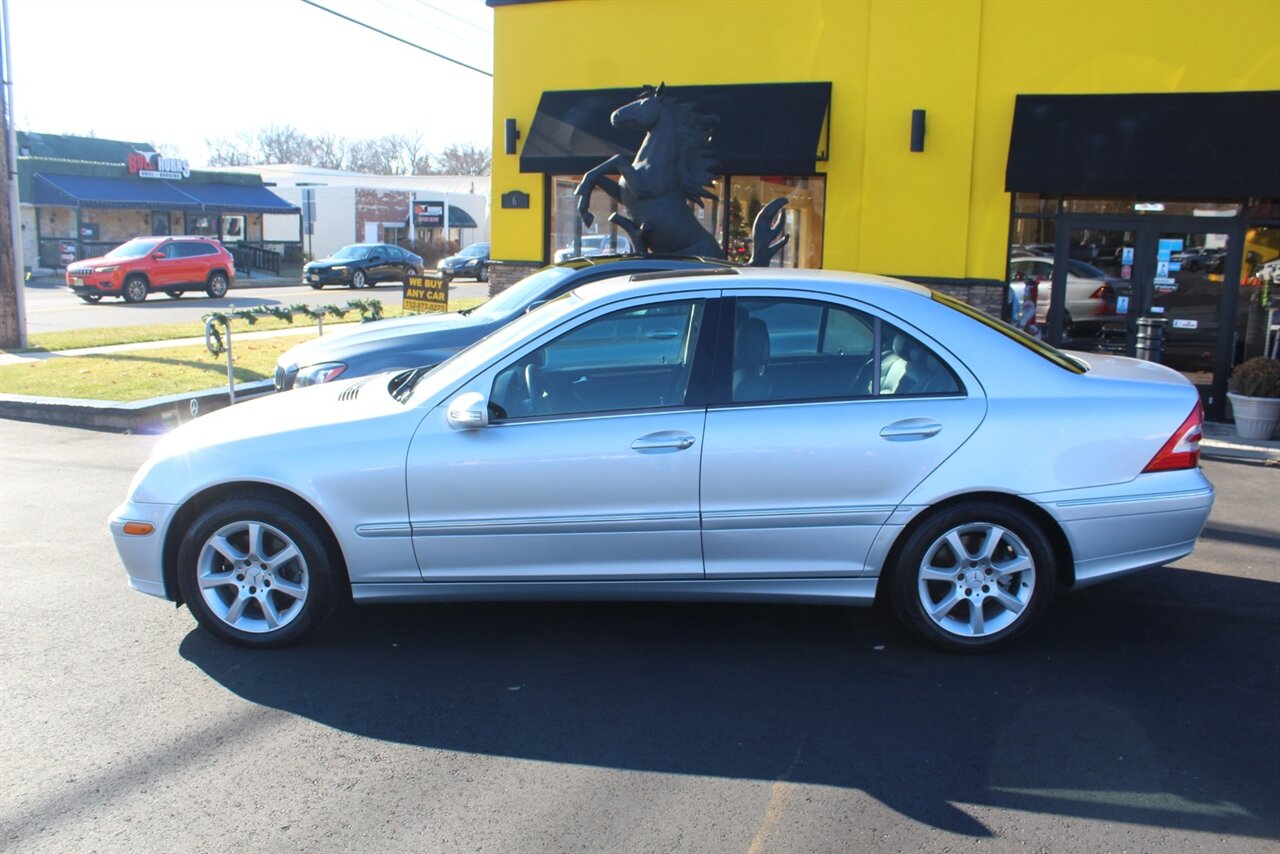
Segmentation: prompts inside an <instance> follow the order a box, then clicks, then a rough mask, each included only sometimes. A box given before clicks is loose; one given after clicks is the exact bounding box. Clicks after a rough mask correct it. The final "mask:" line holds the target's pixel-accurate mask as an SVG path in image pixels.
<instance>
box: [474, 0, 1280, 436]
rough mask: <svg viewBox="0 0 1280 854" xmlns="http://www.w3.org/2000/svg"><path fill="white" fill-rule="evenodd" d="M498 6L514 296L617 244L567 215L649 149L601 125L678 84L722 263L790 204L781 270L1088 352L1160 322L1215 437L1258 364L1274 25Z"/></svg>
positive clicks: (1268, 237) (1164, 13) (1141, 9)
mask: <svg viewBox="0 0 1280 854" xmlns="http://www.w3.org/2000/svg"><path fill="white" fill-rule="evenodd" d="M489 3H490V5H491V6H493V7H494V10H495V15H494V18H495V39H494V54H495V75H494V118H495V122H494V125H495V135H494V152H495V156H494V162H493V198H494V204H493V218H492V227H493V247H492V256H493V258H494V259H495V260H497V261H500V262H505V264H503V265H501V267H504V268H505V270H503V271H501V272H500V271H499V269H495V270H494V272H493V275H494V278H495V279H496V280H497V286H498V287H501V286H502V285H503V284H504V283H506V282H509V281H512V280H513V279H514V278H518V277H519V276H520V275H523V274H524V273H525V272H527V271H528V270H529V269H531V268H533V267H536V266H540V265H542V264H544V263H548V262H549V261H551V260H553V259H554V258H555V256H556V253H557V251H561V252H562V254H563V253H565V252H572V251H580V250H581V249H582V247H583V245H584V242H583V237H584V234H585V235H592V234H594V235H598V237H597V240H603V241H605V243H606V245H610V246H615V245H624V244H618V243H611V242H609V241H610V240H614V239H618V238H616V237H615V235H614V234H613V233H612V232H611V227H610V224H609V222H608V214H609V213H610V212H611V211H612V210H613V209H615V208H614V206H613V204H612V203H611V202H610V200H609V199H608V198H607V197H605V195H604V194H603V193H601V192H599V191H597V192H596V194H595V195H594V196H593V198H592V211H593V212H596V213H597V216H596V217H595V221H594V223H593V225H592V226H591V227H590V228H587V227H586V226H584V225H583V223H582V221H581V219H580V218H579V217H578V216H577V212H576V209H575V206H574V202H575V200H574V199H573V197H572V191H573V188H574V187H575V186H576V184H577V181H578V180H579V178H580V177H581V174H582V172H584V171H586V169H589V168H591V166H593V165H595V164H596V163H598V162H600V161H603V160H604V159H606V158H607V157H608V156H609V154H610V153H620V152H626V156H627V157H629V156H630V155H631V154H632V153H634V151H635V146H636V145H637V144H638V140H639V138H640V137H639V136H637V135H636V133H635V132H634V131H627V132H619V131H617V129H611V128H610V127H609V124H608V113H609V112H611V111H612V110H613V109H615V108H617V107H620V106H622V105H623V104H624V103H626V102H628V101H629V100H632V99H633V98H635V97H636V96H637V95H638V93H639V92H640V89H641V86H642V85H644V84H652V85H656V84H658V83H660V82H665V83H666V85H667V94H668V96H669V97H674V98H676V99H679V100H682V101H686V102H688V103H691V104H692V105H693V106H694V107H695V108H696V109H697V111H698V112H700V113H704V114H711V115H716V116H718V117H719V118H720V121H719V122H718V123H716V124H715V125H713V128H714V129H713V131H712V150H713V154H715V155H716V157H717V159H719V160H720V162H721V168H720V170H719V171H718V172H717V177H716V180H715V182H714V183H713V184H712V185H711V186H710V192H711V194H712V195H713V196H714V197H715V198H713V199H710V200H708V201H707V203H706V204H705V206H704V207H703V208H701V209H700V210H699V216H700V220H701V221H702V223H703V225H704V226H705V227H706V228H707V230H708V231H709V232H711V233H712V234H713V235H714V236H715V237H716V239H717V241H718V242H719V243H720V244H721V245H722V246H728V247H729V249H730V254H732V255H735V256H736V255H737V253H738V252H740V251H743V250H745V249H746V248H747V246H746V243H747V241H746V238H747V236H748V235H747V231H746V227H747V226H749V220H750V217H751V215H752V213H753V212H754V210H756V209H758V208H759V206H760V205H761V204H763V203H766V202H768V201H769V200H770V199H771V198H774V197H778V196H785V197H787V198H788V208H787V210H788V214H787V219H786V225H787V228H788V231H789V232H790V233H791V235H792V240H791V243H790V245H789V246H788V247H787V248H786V250H785V252H784V253H783V255H782V257H780V258H779V259H777V260H776V261H775V264H781V265H784V266H803V267H819V266H820V267H825V268H827V269H839V270H858V271H864V272H874V273H883V274H887V275H893V276H899V277H902V278H906V279H911V280H914V281H919V282H923V283H925V284H930V285H933V286H937V287H941V288H944V289H947V290H950V291H953V292H956V293H959V294H960V295H961V296H963V297H965V298H966V299H969V300H970V301H972V302H974V303H975V304H978V305H981V306H982V307H984V308H986V309H987V310H989V311H993V312H1000V313H1003V314H1004V315H1005V316H1006V317H1009V316H1011V314H1012V313H1014V312H1018V313H1019V316H1018V317H1014V318H1012V319H1014V320H1018V319H1021V320H1022V321H1023V323H1024V324H1025V325H1028V326H1032V327H1034V328H1036V329H1038V330H1039V331H1040V332H1041V334H1043V335H1044V336H1045V337H1047V338H1048V339H1049V340H1051V341H1052V342H1054V343H1059V344H1064V345H1067V346H1071V347H1075V348H1077V349H1086V348H1095V347H1100V348H1104V349H1117V350H1125V349H1127V350H1128V351H1129V352H1132V351H1133V348H1134V347H1135V345H1136V340H1137V339H1136V336H1137V333H1138V331H1139V322H1138V321H1139V320H1140V319H1141V318H1144V317H1147V318H1155V319H1156V320H1164V321H1167V324H1166V325H1167V327H1168V328H1167V330H1166V335H1167V340H1166V349H1165V361H1166V362H1168V363H1170V364H1172V365H1174V366H1175V367H1178V368H1179V369H1181V370H1184V371H1185V372H1187V373H1188V374H1189V375H1190V376H1192V378H1193V379H1194V380H1195V381H1196V382H1197V383H1198V384H1199V385H1201V386H1202V388H1203V390H1204V394H1205V400H1206V403H1207V404H1208V406H1209V408H1210V411H1211V413H1214V412H1216V413H1218V414H1221V412H1222V406H1223V391H1224V390H1225V382H1226V376H1227V374H1228V373H1229V370H1230V367H1231V365H1232V364H1234V363H1235V362H1237V361H1239V359H1241V358H1243V357H1244V356H1245V355H1251V354H1254V353H1256V352H1261V350H1262V349H1263V348H1264V347H1265V346H1266V312H1265V306H1261V305H1259V302H1260V299H1261V298H1265V297H1266V296H1267V295H1268V294H1267V293H1265V291H1266V287H1265V285H1266V278H1267V276H1268V275H1270V274H1271V272H1272V271H1274V270H1275V269H1276V267H1275V266H1274V265H1273V266H1272V267H1270V268H1269V267H1267V266H1266V264H1267V262H1269V261H1271V260H1274V259H1275V258H1276V257H1277V256H1278V255H1280V39H1277V37H1276V36H1277V34H1280V0H1215V2H1212V3H1207V2H1200V0H1187V2H1178V0H1168V2H1140V0H1128V2H1114V0H1113V2H1101V1H1100V2H1093V0H1069V2H1059V0H789V2H786V3H777V2H768V0H765V2H727V1H726V2H713V0H645V2H636V0H543V1H542V2H539V0H533V2H529V0H489ZM780 84H785V85H780ZM1015 279H1016V280H1017V283H1016V285H1013V286H1011V285H1010V284H1009V283H1010V282H1011V281H1013V280H1015ZM1259 282H1261V285H1259V284H1258V283H1259ZM1242 285H1243V286H1242ZM1032 306H1038V311H1036V312H1034V313H1033V312H1031V311H1030V310H1029V309H1030V307H1032ZM1251 308H1252V309H1253V310H1252V311H1250V309H1251ZM1033 315H1034V316H1033Z"/></svg>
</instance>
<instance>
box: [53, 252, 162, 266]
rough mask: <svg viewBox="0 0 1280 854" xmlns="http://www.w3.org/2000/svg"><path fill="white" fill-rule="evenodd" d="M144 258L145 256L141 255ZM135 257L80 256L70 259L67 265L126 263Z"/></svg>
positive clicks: (134, 259)
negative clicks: (74, 259) (79, 257)
mask: <svg viewBox="0 0 1280 854" xmlns="http://www.w3.org/2000/svg"><path fill="white" fill-rule="evenodd" d="M142 257H143V258H145V257H146V256H145V255H144V256H142ZM137 260H139V259H137V258H107V257H105V256H103V255H99V256H98V257H96V258H82V259H80V260H79V261H72V262H71V263H70V264H68V265H67V266H68V267H105V266H107V265H109V264H127V263H129V262H130V261H137Z"/></svg>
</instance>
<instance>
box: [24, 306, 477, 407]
mask: <svg viewBox="0 0 1280 854" xmlns="http://www.w3.org/2000/svg"><path fill="white" fill-rule="evenodd" d="M483 302H484V300H483V299H468V300H458V301H457V302H456V303H455V302H452V301H451V302H450V305H449V307H450V308H451V309H452V310H454V311H458V310H460V309H464V308H472V307H474V306H477V305H480V304H481V303H483ZM385 312H386V313H385V314H384V315H383V317H384V318H392V317H400V316H402V315H403V312H402V311H401V310H400V308H399V307H398V306H396V307H394V308H387V309H385ZM359 322H360V313H359V312H358V311H355V310H352V311H351V312H350V313H349V314H348V315H347V319H344V320H341V321H339V320H337V319H335V318H326V319H325V323H324V325H325V329H326V331H327V330H328V329H330V328H331V327H336V326H338V325H340V324H345V323H359ZM375 322H376V321H375ZM272 329H296V330H297V334H296V335H282V336H279V337H274V338H263V339H255V338H248V337H243V336H242V335H241V333H244V332H261V331H267V330H272ZM219 331H221V330H219ZM231 334H232V344H233V351H234V354H235V374H236V383H246V382H253V381H255V380H262V379H267V378H269V377H271V376H272V374H273V373H274V372H275V362H276V358H277V357H278V356H279V355H280V354H281V353H283V352H284V351H285V350H288V349H289V348H290V347H292V346H293V345H295V344H297V343H299V342H301V341H304V340H308V339H311V338H314V337H315V335H316V324H315V323H314V322H313V321H311V320H309V319H308V318H306V317H304V316H298V317H296V318H295V319H294V322H293V323H292V324H290V323H288V322H286V321H283V320H277V319H276V318H274V317H270V316H267V317H259V318H258V321H257V323H254V324H252V325H250V324H249V323H248V322H246V321H244V320H240V319H238V318H237V319H233V320H232V325H231ZM203 337H204V325H203V324H202V323H199V322H187V323H170V324H162V325H156V326H121V327H109V328H103V329H80V330H71V331H68V332H52V333H47V334H43V335H33V336H32V337H31V345H32V346H31V347H29V348H27V349H26V350H23V351H15V352H33V351H42V350H43V351H50V352H52V351H57V350H75V349H79V348H81V347H100V346H107V345H111V344H138V343H143V342H150V341H165V340H172V339H179V338H203ZM226 360H227V357H226V354H223V355H220V356H213V355H210V353H209V351H208V350H207V349H205V346H204V344H189V345H183V346H174V347H166V348H163V349H157V350H130V351H125V352H115V353H102V354H99V355H88V356H59V357H55V358H51V359H43V360H41V361H38V362H26V363H23V364H19V365H4V366H0V394H26V395H36V396H39V397H74V398H84V399H89V400H115V401H134V400H147V399H149V398H152V397H163V396H165V395H169V394H180V393H184V392H192V391H204V390H207V389H211V388H219V387H223V388H225V387H226V384H227V361H226Z"/></svg>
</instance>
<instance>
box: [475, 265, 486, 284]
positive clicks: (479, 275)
mask: <svg viewBox="0 0 1280 854" xmlns="http://www.w3.org/2000/svg"><path fill="white" fill-rule="evenodd" d="M476 281H477V282H487V281H489V265H488V264H481V265H480V269H479V270H478V271H477V272H476Z"/></svg>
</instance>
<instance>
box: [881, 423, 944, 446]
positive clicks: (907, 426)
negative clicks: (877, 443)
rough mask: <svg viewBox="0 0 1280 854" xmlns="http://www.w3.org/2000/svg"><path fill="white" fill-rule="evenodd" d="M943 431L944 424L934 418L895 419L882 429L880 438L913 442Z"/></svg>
mask: <svg viewBox="0 0 1280 854" xmlns="http://www.w3.org/2000/svg"><path fill="white" fill-rule="evenodd" d="M941 431H942V425H941V424H939V423H938V422H937V421H934V420H933V419H932V418H907V419H904V420H902V421H895V422H893V423H892V424H889V425H887V426H885V427H884V428H883V429H882V430H881V431H880V438H882V439H888V440H889V441H890V442H911V441H915V440H916V439H928V438H929V437H930V436H936V435H938V433H940V432H941Z"/></svg>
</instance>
